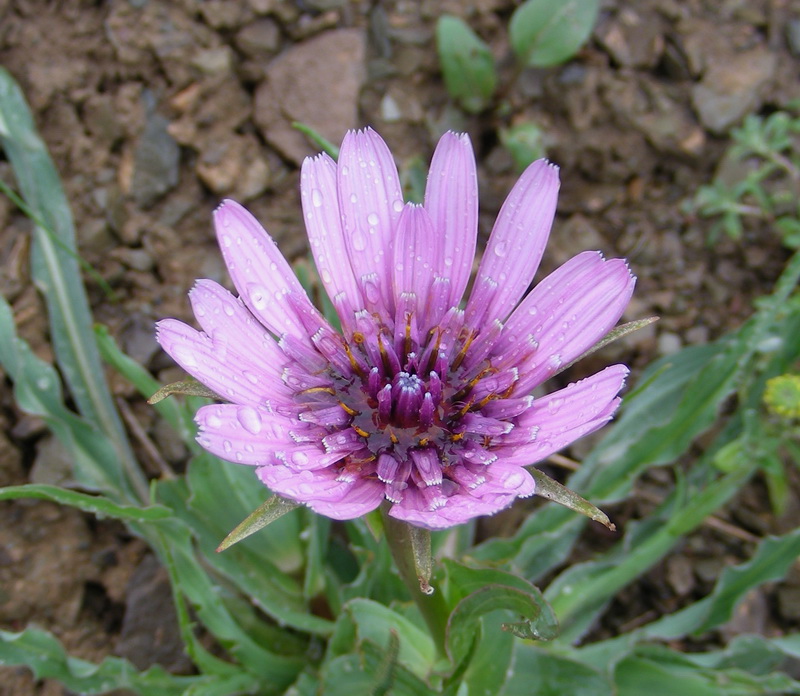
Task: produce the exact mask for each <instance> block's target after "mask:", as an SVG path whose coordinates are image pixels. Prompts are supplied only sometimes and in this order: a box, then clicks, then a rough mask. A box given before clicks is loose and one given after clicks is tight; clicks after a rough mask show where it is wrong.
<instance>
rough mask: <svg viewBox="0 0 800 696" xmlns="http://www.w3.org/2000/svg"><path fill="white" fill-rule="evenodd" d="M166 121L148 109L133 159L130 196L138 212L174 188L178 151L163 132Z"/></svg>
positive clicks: (168, 135)
mask: <svg viewBox="0 0 800 696" xmlns="http://www.w3.org/2000/svg"><path fill="white" fill-rule="evenodd" d="M168 125H169V121H168V120H167V119H166V118H164V117H163V116H161V114H158V113H156V112H155V111H154V110H153V109H152V108H151V109H149V113H148V115H147V119H146V121H145V126H144V131H143V132H142V134H141V136H140V137H139V142H138V143H137V144H136V150H135V152H134V157H133V180H132V184H131V193H132V194H133V198H134V200H135V201H136V203H137V204H138V205H139V206H141V207H142V208H149V207H150V206H152V205H154V204H155V203H156V202H157V201H158V199H159V198H161V197H162V196H163V195H164V194H166V193H167V192H169V191H171V190H172V189H173V188H175V186H177V185H178V165H179V163H180V149H179V148H178V144H177V143H176V142H175V140H174V139H173V137H172V136H171V135H170V134H169V133H168V132H167V126H168Z"/></svg>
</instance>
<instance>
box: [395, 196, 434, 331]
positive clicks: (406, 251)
mask: <svg viewBox="0 0 800 696" xmlns="http://www.w3.org/2000/svg"><path fill="white" fill-rule="evenodd" d="M438 246H439V245H438V244H436V240H435V232H434V229H433V223H432V222H431V218H430V216H429V215H428V213H427V211H426V210H425V209H424V208H422V207H421V206H417V205H414V204H412V203H408V204H407V205H406V207H405V208H404V209H403V212H402V213H401V214H400V219H399V221H398V223H397V232H396V239H395V243H394V250H393V257H394V263H393V265H392V272H393V281H394V283H393V285H394V297H395V300H396V301H398V302H399V298H400V296H401V295H404V294H406V295H412V294H413V295H414V298H415V302H414V303H413V304H415V305H416V308H417V312H416V314H417V316H418V317H419V320H418V321H419V328H420V330H421V331H422V332H423V334H427V330H428V328H429V327H428V326H427V324H426V317H427V315H428V300H429V296H430V291H431V285H432V283H433V274H434V270H435V269H436V267H437V266H438V263H439V259H438V258H437V256H438V251H439V249H438ZM401 323H404V322H401V321H400V319H399V318H398V319H397V320H396V324H401Z"/></svg>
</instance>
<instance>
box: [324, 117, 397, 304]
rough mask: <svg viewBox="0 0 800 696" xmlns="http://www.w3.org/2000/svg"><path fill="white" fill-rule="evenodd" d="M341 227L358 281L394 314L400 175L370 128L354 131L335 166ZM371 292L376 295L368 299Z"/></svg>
mask: <svg viewBox="0 0 800 696" xmlns="http://www.w3.org/2000/svg"><path fill="white" fill-rule="evenodd" d="M337 184H338V190H339V209H340V212H341V215H342V224H341V227H342V231H343V234H344V240H345V245H346V247H347V251H348V254H349V256H350V263H351V265H352V268H353V274H354V276H355V278H356V282H357V283H358V284H359V286H360V287H362V288H363V290H362V292H363V294H364V295H365V298H364V299H366V300H367V301H368V302H369V301H375V303H376V304H381V305H382V306H383V309H384V311H385V312H386V314H387V315H388V316H393V315H394V301H393V298H392V288H391V278H392V241H393V239H394V233H395V229H396V227H397V221H398V219H399V218H400V212H401V211H402V210H403V193H402V190H401V188H400V177H399V175H398V174H397V165H395V163H394V159H392V153H391V152H390V151H389V148H388V147H387V146H386V143H385V142H383V139H382V138H381V137H380V136H379V135H378V134H377V133H375V131H373V130H372V129H370V128H367V129H365V130H363V131H350V132H349V133H347V135H345V137H344V141H343V142H342V147H341V149H340V150H339V165H338V167H337ZM369 293H371V294H372V295H373V297H372V298H370V297H366V295H367V294H369Z"/></svg>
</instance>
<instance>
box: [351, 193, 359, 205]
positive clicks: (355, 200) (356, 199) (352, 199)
mask: <svg viewBox="0 0 800 696" xmlns="http://www.w3.org/2000/svg"><path fill="white" fill-rule="evenodd" d="M350 202H351V203H358V196H357V195H356V194H355V193H351V194H350Z"/></svg>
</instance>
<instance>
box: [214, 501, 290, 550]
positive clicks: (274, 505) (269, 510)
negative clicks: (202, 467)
mask: <svg viewBox="0 0 800 696" xmlns="http://www.w3.org/2000/svg"><path fill="white" fill-rule="evenodd" d="M298 505H299V503H295V502H294V501H293V500H286V498H281V497H280V496H279V495H273V496H272V497H271V498H270V499H269V500H267V501H265V502H264V504H263V505H261V506H259V507H258V508H256V509H255V510H253V512H252V513H250V514H249V515H248V516H247V517H246V518H245V519H244V520H242V522H241V523H240V524H239V526H238V527H236V528H235V529H234V530H233V531H232V532H231V533H230V534H228V536H226V537H225V539H223V541H222V543H221V544H220V545H219V546H218V547H217V551H224V550H225V549H227V548H230V547H231V546H233V545H234V544H236V543H238V542H240V541H241V540H242V539H246V538H247V537H249V536H250V535H251V534H255V533H256V532H257V531H258V530H259V529H264V527H266V526H267V525H268V524H270V523H272V522H274V521H275V520H277V519H278V518H280V517H283V516H284V515H285V514H286V513H287V512H291V511H292V510H294V509H295V508H296V507H298Z"/></svg>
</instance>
